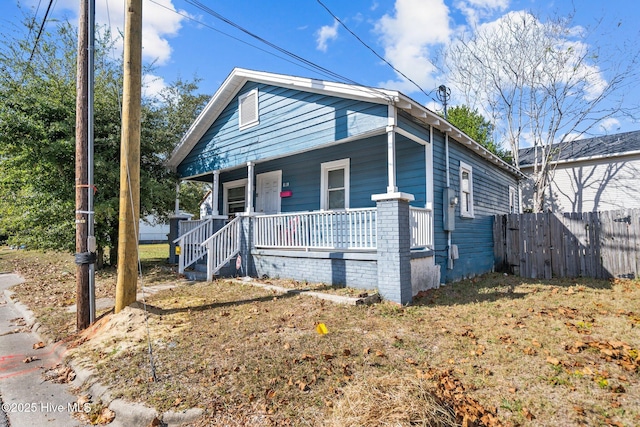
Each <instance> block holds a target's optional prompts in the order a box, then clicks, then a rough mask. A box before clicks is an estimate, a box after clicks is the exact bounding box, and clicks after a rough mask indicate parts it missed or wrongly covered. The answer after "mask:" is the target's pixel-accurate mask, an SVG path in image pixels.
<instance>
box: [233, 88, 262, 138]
mask: <svg viewBox="0 0 640 427" xmlns="http://www.w3.org/2000/svg"><path fill="white" fill-rule="evenodd" d="M251 96H253V97H254V98H253V100H254V102H253V103H252V105H251V106H252V107H253V109H254V111H255V113H256V114H255V118H254V119H253V120H251V121H249V122H243V121H242V118H243V114H242V106H243V102H244V101H245V100H246V99H247V98H249V97H251ZM244 105H247V104H244ZM259 123H260V114H259V111H258V89H253V90H250V91H249V92H247V93H245V94H242V95H240V96H239V97H238V128H239V129H240V130H244V129H247V128H250V127H253V126H256V125H258V124H259Z"/></svg>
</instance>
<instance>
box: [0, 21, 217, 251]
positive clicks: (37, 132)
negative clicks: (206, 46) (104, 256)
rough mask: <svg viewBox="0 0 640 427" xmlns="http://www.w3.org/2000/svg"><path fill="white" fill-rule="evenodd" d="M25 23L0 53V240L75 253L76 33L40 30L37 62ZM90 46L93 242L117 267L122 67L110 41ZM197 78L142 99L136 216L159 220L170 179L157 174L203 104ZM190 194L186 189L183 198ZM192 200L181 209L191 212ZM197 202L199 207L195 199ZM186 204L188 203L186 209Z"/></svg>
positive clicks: (65, 28) (170, 196) (166, 209)
mask: <svg viewBox="0 0 640 427" xmlns="http://www.w3.org/2000/svg"><path fill="white" fill-rule="evenodd" d="M33 25H34V22H33V20H30V19H28V18H27V19H26V20H25V25H24V26H22V27H15V28H13V29H12V32H11V33H8V34H4V35H3V41H2V42H1V43H2V44H1V45H0V70H1V73H0V97H2V99H3V102H2V103H1V104H0V165H1V168H2V171H3V173H2V174H0V235H1V234H6V235H8V236H9V242H10V243H19V244H27V245H29V246H30V247H35V248H42V249H62V250H68V251H73V250H74V249H75V215H74V211H75V92H76V78H75V75H76V49H77V47H76V44H77V42H76V37H77V31H76V29H75V27H74V26H73V25H72V24H70V23H69V22H61V23H58V25H56V27H55V29H53V30H49V32H44V33H43V34H42V36H41V38H40V40H39V44H38V47H37V49H36V50H35V54H34V55H33V57H31V58H30V52H31V49H32V47H33V46H34V42H35V41H34V39H33V38H34V34H35V31H29V29H30V27H32V26H33ZM98 34H100V36H98V37H97V38H96V46H95V58H96V59H95V64H96V70H95V104H94V111H95V122H94V123H95V125H94V135H95V137H94V153H95V154H94V157H95V170H94V178H95V184H96V187H97V192H96V193H95V206H94V210H95V218H96V227H95V234H96V238H97V242H98V246H99V251H102V250H103V249H104V248H106V247H108V248H109V249H110V253H111V256H110V260H115V259H116V256H115V254H116V253H117V239H118V205H119V188H120V185H119V159H120V155H119V152H120V126H121V118H120V98H121V96H120V93H121V89H120V87H121V83H120V82H121V81H122V63H121V60H120V59H113V57H112V41H111V35H110V34H109V33H108V32H106V31H99V32H98ZM197 89H198V80H197V79H194V80H193V81H186V80H183V79H178V80H177V81H176V82H174V83H173V84H171V85H170V86H169V87H168V88H167V89H166V90H164V91H163V92H162V93H160V94H159V95H158V96H155V97H150V98H146V99H144V100H143V107H142V130H141V177H140V180H141V191H140V201H141V212H140V213H141V216H145V215H148V214H153V215H156V216H158V217H160V218H165V217H166V216H167V215H168V214H170V213H171V211H172V210H173V206H174V204H173V203H174V200H175V184H176V179H177V177H176V176H175V175H174V174H172V173H170V172H169V171H168V170H167V168H165V166H164V161H165V159H166V158H167V157H168V156H169V155H170V153H171V151H172V149H173V147H174V146H175V144H176V142H177V141H179V140H180V137H181V136H182V134H183V133H184V131H185V130H186V128H187V127H188V126H189V124H190V123H191V121H192V120H193V118H194V117H195V116H196V114H197V113H198V112H199V111H200V109H201V108H202V107H203V106H204V102H205V101H206V97H205V96H204V95H199V94H197V93H196V91H197ZM188 192H189V193H193V190H192V189H189V190H188ZM194 199H195V198H194V197H185V198H184V200H182V203H183V206H184V207H185V208H187V209H197V205H193V204H194V202H193V200H194ZM198 201H199V200H198ZM189 203H191V204H192V205H191V206H190V205H189Z"/></svg>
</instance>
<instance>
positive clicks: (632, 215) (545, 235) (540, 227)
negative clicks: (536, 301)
mask: <svg viewBox="0 0 640 427" xmlns="http://www.w3.org/2000/svg"><path fill="white" fill-rule="evenodd" d="M493 236H494V243H495V246H494V253H495V262H496V270H499V271H508V272H510V273H513V274H517V275H519V276H521V277H526V278H531V279H550V278H551V277H593V278H599V279H606V278H611V277H627V278H635V277H638V270H639V268H640V209H626V210H617V211H607V212H584V213H565V214H557V213H538V214H509V215H496V216H495V218H494V223H493Z"/></svg>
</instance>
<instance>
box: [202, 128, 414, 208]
mask: <svg viewBox="0 0 640 427" xmlns="http://www.w3.org/2000/svg"><path fill="white" fill-rule="evenodd" d="M396 149H397V153H396V161H397V162H398V165H399V166H398V171H397V181H398V187H399V190H400V191H403V192H405V193H411V194H413V195H414V196H415V201H414V202H412V205H414V206H420V207H423V206H424V204H425V200H426V172H425V155H424V150H425V147H424V146H422V145H420V144H417V143H415V142H413V141H410V140H408V139H406V138H404V137H402V136H398V138H397V140H396ZM345 158H349V159H350V188H351V192H350V194H349V197H350V207H351V208H364V207H374V206H375V205H376V204H375V202H373V201H372V200H371V195H372V194H379V193H385V192H386V191H387V137H386V135H380V136H376V137H371V138H367V139H363V140H359V141H353V142H349V143H345V144H339V145H334V146H330V147H326V148H322V149H318V150H312V151H308V152H305V153H301V154H297V155H293V156H289V157H283V158H278V159H275V160H271V161H267V162H262V163H258V164H256V166H255V173H256V174H260V173H264V172H271V171H277V170H281V171H282V183H283V185H286V184H288V186H287V187H285V188H283V189H286V190H291V191H292V192H293V196H292V197H286V198H283V199H282V205H281V209H282V212H296V211H313V210H319V209H320V175H321V164H322V163H325V162H330V161H334V160H340V159H345ZM246 177H247V168H246V167H242V168H238V169H234V170H232V171H228V172H223V173H221V174H220V189H219V194H220V197H219V203H220V205H219V206H222V190H223V187H222V184H223V183H224V182H229V181H234V180H237V179H242V178H246ZM207 181H210V178H209V177H207ZM254 197H255V196H254Z"/></svg>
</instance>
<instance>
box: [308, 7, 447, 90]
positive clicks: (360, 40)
mask: <svg viewBox="0 0 640 427" xmlns="http://www.w3.org/2000/svg"><path fill="white" fill-rule="evenodd" d="M317 2H318V3H320V6H322V7H323V8H324V9H325V10H326V11H327V12H328V13H329V15H331V16H332V17H333V19H335V20H336V21H337V22H338V23H339V24H340V25H342V27H343V28H344V29H345V30H347V31H348V32H349V33H351V35H352V36H353V37H355V38H356V40H358V41H359V42H360V43H361V44H362V45H363V46H364V47H366V48H367V49H369V50H370V51H371V52H372V53H373V54H374V55H375V56H377V57H378V58H379V59H380V60H382V61H383V62H384V63H385V64H387V65H388V66H389V67H391V69H392V70H393V71H395V72H396V73H398V74H400V75H401V76H402V77H404V78H405V79H407V81H408V82H410V83H412V84H413V85H414V86H415V87H417V88H418V90H420V92H422V93H423V94H425V95H426V96H428V97H429V98H431V99H432V100H434V101H435V99H433V97H432V96H431V93H433V89H432V90H431V91H429V92H426V91H425V90H424V89H422V87H420V85H419V84H418V83H416V82H415V81H413V79H411V78H410V77H409V76H407V75H406V74H405V73H403V72H402V71H400V70H398V69H397V68H396V67H394V66H393V64H391V63H390V62H389V61H387V60H386V58H384V57H383V56H382V55H380V54H379V53H378V52H376V50H375V49H373V48H372V47H371V46H369V45H368V44H367V43H366V42H365V41H364V40H362V39H361V38H360V37H359V36H358V35H357V34H356V33H355V32H353V31H351V29H350V28H349V27H347V25H346V24H345V23H344V22H342V20H341V19H340V18H338V17H337V16H336V15H335V14H334V13H333V12H332V11H331V9H329V8H328V7H327V6H326V5H325V4H324V3H322V1H321V0H317Z"/></svg>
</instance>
